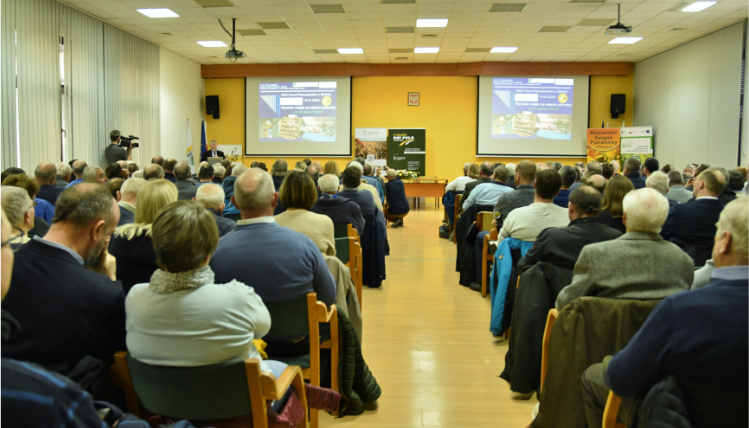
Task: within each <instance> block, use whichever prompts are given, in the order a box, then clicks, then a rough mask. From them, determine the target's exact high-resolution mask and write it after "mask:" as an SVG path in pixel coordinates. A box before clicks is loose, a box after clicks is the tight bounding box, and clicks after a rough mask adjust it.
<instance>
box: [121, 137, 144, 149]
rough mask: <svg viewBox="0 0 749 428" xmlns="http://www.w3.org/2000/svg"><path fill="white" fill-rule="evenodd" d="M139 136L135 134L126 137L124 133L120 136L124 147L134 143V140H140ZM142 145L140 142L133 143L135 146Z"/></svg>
mask: <svg viewBox="0 0 749 428" xmlns="http://www.w3.org/2000/svg"><path fill="white" fill-rule="evenodd" d="M138 139H139V138H138V137H136V136H135V135H130V136H127V137H125V136H124V135H123V136H121V137H120V146H121V147H124V148H128V147H129V146H130V143H133V140H138ZM138 146H140V144H139V143H133V147H138Z"/></svg>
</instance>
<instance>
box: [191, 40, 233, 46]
mask: <svg viewBox="0 0 749 428" xmlns="http://www.w3.org/2000/svg"><path fill="white" fill-rule="evenodd" d="M198 44H199V45H200V46H203V47H205V48H225V47H227V46H228V45H227V44H226V43H224V42H222V41H221V40H204V41H201V42H198Z"/></svg>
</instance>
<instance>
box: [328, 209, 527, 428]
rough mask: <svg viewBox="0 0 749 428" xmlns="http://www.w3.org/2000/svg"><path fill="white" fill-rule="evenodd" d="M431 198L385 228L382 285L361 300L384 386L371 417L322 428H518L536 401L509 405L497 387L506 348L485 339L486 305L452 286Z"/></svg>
mask: <svg viewBox="0 0 749 428" xmlns="http://www.w3.org/2000/svg"><path fill="white" fill-rule="evenodd" d="M432 201H433V200H432V199H431V198H428V201H427V202H426V204H424V203H423V202H422V204H421V206H420V208H418V209H412V211H411V213H409V215H408V216H407V217H406V218H405V219H404V224H405V225H404V227H402V228H397V229H392V228H389V227H388V239H389V241H390V256H389V257H387V258H386V263H387V279H386V280H385V281H384V282H383V284H382V287H381V288H379V289H368V288H366V287H365V290H363V291H364V295H363V303H364V304H363V318H364V333H363V336H364V340H363V350H364V358H365V360H366V362H367V364H368V365H369V367H370V369H371V370H372V373H373V374H374V375H375V377H376V378H377V382H378V383H379V384H380V387H381V388H382V397H381V398H380V399H379V401H378V405H379V407H378V409H377V410H375V411H369V412H365V413H364V414H362V415H359V416H345V417H343V418H338V419H336V418H334V417H332V416H330V415H328V414H325V413H324V412H321V414H320V426H323V427H327V426H351V427H422V426H423V427H452V428H456V427H500V428H501V427H520V428H522V427H525V426H526V425H528V424H529V423H530V421H531V411H532V410H533V406H535V404H536V399H535V398H532V399H531V400H528V401H515V400H512V399H511V398H510V389H509V386H508V384H507V382H505V381H504V380H503V379H500V378H499V377H497V376H498V375H499V374H500V373H501V372H502V369H503V368H504V356H505V353H506V352H507V342H506V341H503V340H498V339H496V338H494V337H493V336H492V334H491V332H490V331H489V317H490V309H489V297H488V296H487V298H485V299H482V298H481V294H480V293H477V292H475V291H471V290H470V289H469V288H467V287H463V286H461V285H459V284H458V273H457V272H455V251H456V250H455V244H453V243H452V242H450V241H448V240H446V239H440V238H439V236H438V227H439V226H440V225H441V224H442V218H443V213H442V211H441V209H440V208H436V207H435V206H434V202H432Z"/></svg>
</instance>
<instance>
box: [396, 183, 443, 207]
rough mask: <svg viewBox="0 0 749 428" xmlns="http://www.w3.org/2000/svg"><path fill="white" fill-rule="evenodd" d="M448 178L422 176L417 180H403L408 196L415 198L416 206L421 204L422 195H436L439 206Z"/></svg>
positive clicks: (436, 202)
mask: <svg viewBox="0 0 749 428" xmlns="http://www.w3.org/2000/svg"><path fill="white" fill-rule="evenodd" d="M445 186H447V179H444V178H421V179H417V180H403V187H405V189H406V197H408V198H414V207H417V208H418V206H419V199H418V198H420V197H426V198H428V197H434V198H435V204H436V205H437V206H438V207H439V205H440V199H442V195H444V194H445Z"/></svg>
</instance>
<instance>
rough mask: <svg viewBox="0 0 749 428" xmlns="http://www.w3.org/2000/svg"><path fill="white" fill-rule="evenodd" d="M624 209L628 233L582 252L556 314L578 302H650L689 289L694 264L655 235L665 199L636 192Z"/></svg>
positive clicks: (653, 193) (644, 191)
mask: <svg viewBox="0 0 749 428" xmlns="http://www.w3.org/2000/svg"><path fill="white" fill-rule="evenodd" d="M622 205H623V209H624V217H623V221H624V225H625V227H626V228H627V233H625V234H624V235H622V236H620V237H619V238H617V239H614V240H613V241H608V242H600V243H596V244H588V245H586V246H585V247H584V248H583V250H582V251H581V252H580V257H579V258H578V260H577V263H576V264H575V271H574V276H573V278H572V283H571V284H570V285H568V286H567V287H564V288H563V289H562V291H560V292H559V296H557V301H556V307H557V309H559V310H561V309H562V308H563V307H564V306H565V305H566V304H567V303H569V302H571V301H572V300H574V299H577V298H578V297H582V296H597V297H609V298H619V299H643V300H650V299H662V298H664V297H666V296H669V295H671V294H673V293H676V292H679V291H682V290H688V289H689V287H690V285H691V284H692V278H693V276H694V263H692V259H691V258H689V256H688V255H686V253H684V252H683V251H681V249H679V247H677V246H676V245H674V244H672V243H670V242H666V241H665V240H664V239H663V238H661V236H660V235H659V234H658V232H660V230H661V226H662V225H663V222H664V221H665V220H666V216H667V215H668V201H667V200H666V198H664V197H663V195H662V194H660V193H659V192H658V191H656V190H653V189H647V188H645V189H638V190H634V191H631V192H629V193H627V195H626V196H625V197H624V201H623V202H622Z"/></svg>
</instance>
